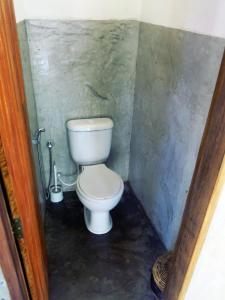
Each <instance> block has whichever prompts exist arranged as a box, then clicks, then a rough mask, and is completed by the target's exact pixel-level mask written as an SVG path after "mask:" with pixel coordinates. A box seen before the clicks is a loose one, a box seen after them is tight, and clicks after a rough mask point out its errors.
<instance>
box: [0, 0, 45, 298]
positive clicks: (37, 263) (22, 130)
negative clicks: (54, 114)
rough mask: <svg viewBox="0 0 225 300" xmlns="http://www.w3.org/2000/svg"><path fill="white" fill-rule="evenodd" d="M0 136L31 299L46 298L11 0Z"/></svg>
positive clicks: (5, 9) (2, 25)
mask: <svg viewBox="0 0 225 300" xmlns="http://www.w3.org/2000/svg"><path fill="white" fill-rule="evenodd" d="M0 66H1V67H0V116H1V121H0V139H1V143H2V148H3V152H4V156H5V161H6V164H7V170H8V174H9V177H10V181H11V190H10V191H9V192H10V193H13V198H14V205H15V206H16V210H17V212H18V214H19V217H20V220H21V224H22V228H23V235H24V238H23V241H22V243H23V251H22V256H23V260H24V265H25V269H26V277H27V280H28V284H29V289H30V293H31V296H32V299H37V300H47V299H48V279H47V278H48V277H47V263H46V251H45V243H44V236H43V228H42V224H41V217H40V207H39V203H38V193H37V187H36V181H35V175H34V165H33V159H32V154H31V139H30V135H29V130H28V118H27V110H26V99H25V92H24V83H23V75H22V74H23V73H22V66H21V59H20V50H19V43H18V36H17V27H16V19H15V14H14V7H13V2H12V0H1V4H0Z"/></svg>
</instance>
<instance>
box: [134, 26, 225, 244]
mask: <svg viewBox="0 0 225 300" xmlns="http://www.w3.org/2000/svg"><path fill="white" fill-rule="evenodd" d="M224 45H225V41H224V40H222V39H218V38H213V37H208V36H205V35H199V34H193V33H190V32H185V31H181V30H175V29H169V28H165V27H160V26H155V25H150V24H146V23H141V25H140V33H139V49H138V58H137V70H136V85H135V100H134V116H133V132H132V139H131V156H130V175H129V180H130V182H131V186H132V187H133V189H134V191H135V193H136V195H137V196H138V198H139V199H140V200H141V202H142V203H143V205H144V207H145V210H146V212H147V214H148V216H149V217H150V218H151V220H152V222H153V224H154V226H155V228H156V230H157V231H158V233H159V234H160V236H161V238H162V240H163V242H164V243H165V245H166V246H167V247H168V248H169V249H170V248H173V246H174V243H175V240H176V237H177V233H178V230H179V227H180V222H181V218H182V214H183V209H184V206H185V202H186V196H187V193H188V190H189V186H190V182H191V178H192V174H193V170H194V166H195V162H196V158H197V154H198V149H199V145H200V142H201V137H202V133H203V129H204V125H205V121H206V118H207V114H208V110H209V105H210V102H211V98H212V94H213V91H214V86H215V81H216V78H217V73H218V69H219V65H220V62H221V58H222V53H223V50H224Z"/></svg>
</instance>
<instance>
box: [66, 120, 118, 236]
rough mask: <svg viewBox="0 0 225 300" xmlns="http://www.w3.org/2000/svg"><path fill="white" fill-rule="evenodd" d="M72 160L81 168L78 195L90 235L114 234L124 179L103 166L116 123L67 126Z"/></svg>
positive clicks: (76, 122) (85, 122) (80, 122)
mask: <svg viewBox="0 0 225 300" xmlns="http://www.w3.org/2000/svg"><path fill="white" fill-rule="evenodd" d="M67 129H68V135H69V146H70V152H71V155H72V158H73V160H74V161H75V162H76V164H78V165H79V166H82V172H81V174H80V175H79V176H78V178H77V185H76V191H77V195H78V197H79V199H80V201H81V202H82V203H83V205H84V219H85V223H86V226H87V228H88V230H89V231H91V232H92V233H95V234H104V233H107V232H108V231H110V230H111V228H112V219H111V216H110V210H111V209H113V208H114V207H115V206H116V205H117V204H118V202H119V201H120V198H121V196H122V194H123V190H124V184H123V181H122V178H121V177H120V176H119V175H118V174H117V173H116V172H114V171H112V170H110V169H109V168H108V167H106V165H105V164H104V162H105V161H106V160H107V158H108V156H109V152H110V148H111V141H112V129H113V121H112V120H111V119H109V118H94V119H80V120H70V121H68V122H67Z"/></svg>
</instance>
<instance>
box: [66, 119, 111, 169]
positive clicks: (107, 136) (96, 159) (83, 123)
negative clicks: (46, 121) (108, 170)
mask: <svg viewBox="0 0 225 300" xmlns="http://www.w3.org/2000/svg"><path fill="white" fill-rule="evenodd" d="M66 125H67V130H68V137H69V147H70V153H71V156H72V158H73V160H74V161H75V162H76V163H77V164H79V165H83V166H86V165H93V164H98V163H101V162H104V161H106V159H107V158H108V156H109V152H110V148H111V141H112V128H113V121H112V120H111V119H109V118H93V119H79V120H69V121H68V122H67V124H66Z"/></svg>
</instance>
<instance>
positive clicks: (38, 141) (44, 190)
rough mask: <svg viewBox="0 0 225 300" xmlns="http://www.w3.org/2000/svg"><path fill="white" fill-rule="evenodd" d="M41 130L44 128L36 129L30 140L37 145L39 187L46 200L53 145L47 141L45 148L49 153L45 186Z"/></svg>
mask: <svg viewBox="0 0 225 300" xmlns="http://www.w3.org/2000/svg"><path fill="white" fill-rule="evenodd" d="M42 132H45V129H44V128H39V129H37V131H36V133H35V136H34V139H33V140H32V142H33V144H35V145H36V147H37V157H38V165H39V174H40V180H41V188H42V193H43V196H44V198H45V200H47V199H48V198H49V195H50V185H51V181H52V168H53V166H52V147H53V145H52V142H51V141H48V142H47V148H48V153H49V179H48V186H47V188H46V187H45V181H44V178H45V173H44V166H43V159H42V156H41V133H42Z"/></svg>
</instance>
